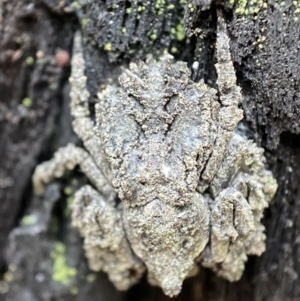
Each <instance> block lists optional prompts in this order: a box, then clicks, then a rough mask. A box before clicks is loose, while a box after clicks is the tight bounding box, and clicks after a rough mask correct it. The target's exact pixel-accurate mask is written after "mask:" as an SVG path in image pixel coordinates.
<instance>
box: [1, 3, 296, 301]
mask: <svg viewBox="0 0 300 301" xmlns="http://www.w3.org/2000/svg"><path fill="white" fill-rule="evenodd" d="M196 2H197V3H200V2H201V1H194V3H196ZM143 3H144V2H137V1H113V0H109V1H96V0H91V1H89V3H85V1H83V0H82V1H78V2H71V1H65V2H63V1H58V0H35V1H33V0H28V1H25V0H22V1H19V0H11V1H6V0H0V5H1V6H0V141H1V143H0V157H1V160H0V265H1V266H3V268H1V270H2V271H3V273H2V274H3V275H2V276H0V277H2V278H0V279H1V280H0V300H11V301H12V300H14V301H19V300H22V301H23V300H25V301H26V300H91V301H92V300H143V301H144V300H147V301H148V300H149V301H150V300H157V301H158V300H168V299H169V298H167V297H166V296H164V295H163V293H162V292H161V290H159V289H158V288H153V287H151V286H149V285H148V284H147V282H146V280H143V281H142V282H141V283H140V284H139V285H137V286H135V287H134V288H132V289H131V290H130V291H129V292H127V293H122V294H121V293H119V292H117V291H115V289H114V288H113V287H112V286H111V285H110V283H109V282H108V280H107V278H106V276H105V275H102V274H92V273H91V272H90V271H89V270H88V268H87V265H86V261H85V259H84V256H83V252H82V241H81V240H80V239H79V237H78V234H77V233H76V231H74V230H73V229H71V228H70V227H69V212H68V207H67V203H68V198H69V197H70V190H71V191H74V190H75V188H76V187H78V186H79V185H80V186H81V185H82V184H83V183H85V179H84V177H82V175H81V174H80V173H79V172H77V173H74V174H69V175H66V177H65V178H64V182H57V183H55V184H54V185H51V186H49V188H48V190H47V194H46V195H45V199H44V201H41V200H37V199H33V197H32V194H31V175H32V171H33V169H34V167H35V166H36V165H37V163H38V162H41V161H44V160H45V159H49V158H50V157H51V155H52V153H53V151H54V150H55V149H57V147H58V146H61V145H66V144H67V142H70V141H72V142H76V138H75V137H74V134H73V133H72V131H71V127H70V123H71V121H70V115H69V111H68V101H69V98H68V84H67V78H68V74H69V68H68V66H65V65H66V64H65V63H64V62H63V61H61V59H60V57H59V52H60V49H62V50H66V51H67V52H68V53H71V48H72V39H73V36H74V32H75V30H76V29H78V28H79V24H78V23H80V26H81V27H83V28H84V29H83V36H84V43H85V59H86V72H87V76H88V87H89V91H90V92H91V95H92V97H94V96H95V95H96V93H97V91H98V90H99V87H101V85H105V84H106V83H110V84H111V83H112V82H114V81H116V79H117V77H118V75H119V74H120V69H119V67H120V66H122V65H124V66H126V64H128V62H129V61H136V60H138V59H140V58H145V56H146V54H148V53H152V54H153V55H154V56H159V55H160V54H161V53H162V51H163V50H164V49H168V50H169V51H170V52H171V53H173V54H174V56H175V58H176V59H180V60H185V61H187V62H188V63H189V64H190V65H191V64H192V63H193V62H194V61H198V62H199V66H198V69H197V70H194V72H193V75H192V78H193V80H199V79H200V78H204V80H205V82H206V83H207V84H209V85H211V86H214V85H215V81H216V72H215V69H214V67H213V66H214V59H213V55H214V46H213V44H214V42H215V38H216V37H215V32H216V8H215V6H216V5H215V4H212V6H211V8H210V9H208V10H205V11H201V10H200V9H199V8H198V7H197V6H195V5H194V4H193V3H190V4H191V6H186V7H185V5H184V4H181V3H182V1H170V0H168V1H148V2H147V4H143ZM240 3H241V2H239V1H237V2H235V3H234V4H233V5H231V4H230V5H229V3H227V2H226V3H221V4H220V5H221V6H223V7H224V8H225V11H226V21H227V24H228V28H229V35H230V39H231V54H232V56H233V60H234V63H235V68H236V71H237V77H238V81H239V85H240V86H241V87H242V91H243V94H244V96H245V99H244V101H243V105H242V106H243V109H244V114H245V121H246V122H248V123H249V125H250V126H251V127H252V136H253V139H255V140H256V141H257V142H258V143H259V144H260V145H261V146H262V147H265V149H266V156H267V160H268V165H269V168H270V169H271V170H272V171H273V174H274V176H275V177H276V179H277V181H278V187H279V188H278V191H277V194H276V196H275V198H274V200H273V203H272V204H271V206H270V209H269V210H268V212H267V214H266V216H265V221H264V223H265V225H266V234H267V250H266V252H265V253H264V254H263V255H262V257H260V258H257V257H253V258H250V260H249V261H248V263H247V265H246V271H245V273H244V275H243V277H242V279H241V280H240V281H239V282H237V283H228V282H226V281H225V280H222V279H220V278H218V277H217V276H215V275H214V274H213V273H212V272H210V271H208V270H205V269H201V271H200V273H199V274H198V275H197V276H196V277H193V278H191V279H189V280H188V281H186V282H185V283H184V287H183V291H182V293H181V294H180V295H179V296H178V297H177V298H175V299H174V300H191V301H196V300H224V301H225V300H228V301H229V300H230V301H235V300H245V301H250V300H251V301H252V300H255V301H274V300H276V301H277V300H278V301H279V300H280V301H281V300H284V301H288V300H300V280H299V279H300V275H299V274H300V246H299V244H300V233H299V231H300V230H299V229H300V218H299V214H300V191H299V181H300V152H299V150H300V138H299V136H298V134H299V133H300V119H299V101H300V91H299V89H300V85H299V79H300V64H299V63H298V58H299V51H300V39H299V35H300V22H299V21H298V19H297V18H298V17H297V9H298V11H299V9H300V8H299V6H300V4H299V2H298V1H293V2H292V1H291V0H288V1H285V2H281V3H278V2H273V1H269V2H268V3H265V4H266V5H262V6H261V8H259V9H257V8H256V6H255V7H251V5H250V4H248V6H247V8H246V9H248V11H247V13H246V9H245V8H241V4H240ZM251 9H252V10H255V14H253V11H251ZM184 26H186V34H185V33H184ZM192 33H193V35H192ZM67 60H68V59H67ZM91 101H92V99H91ZM63 187H64V188H63ZM45 203H47V204H50V205H48V206H45V205H43V204H45ZM14 227H17V228H15V229H14V230H13V231H12V232H11V234H10V236H9V239H8V234H9V232H10V231H11V230H12V229H13V228H14ZM8 242H9V243H8ZM5 248H6V252H5V251H4V250H5ZM4 253H6V257H5V258H4ZM55 255H58V256H55ZM57 258H58V260H62V262H63V265H64V266H65V269H64V271H61V270H55V262H56V261H55V260H57ZM62 262H60V264H59V265H62ZM74 268H76V269H75V270H76V271H75V270H74ZM55 272H57V273H58V274H55ZM60 273H61V274H60Z"/></svg>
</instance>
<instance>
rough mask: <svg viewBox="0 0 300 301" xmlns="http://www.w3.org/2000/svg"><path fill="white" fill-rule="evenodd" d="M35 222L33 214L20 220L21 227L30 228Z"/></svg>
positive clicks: (35, 218) (35, 217)
mask: <svg viewBox="0 0 300 301" xmlns="http://www.w3.org/2000/svg"><path fill="white" fill-rule="evenodd" d="M36 222H37V216H36V215H33V214H29V215H25V216H24V217H23V218H22V223H23V225H25V226H30V225H33V224H35V223H36Z"/></svg>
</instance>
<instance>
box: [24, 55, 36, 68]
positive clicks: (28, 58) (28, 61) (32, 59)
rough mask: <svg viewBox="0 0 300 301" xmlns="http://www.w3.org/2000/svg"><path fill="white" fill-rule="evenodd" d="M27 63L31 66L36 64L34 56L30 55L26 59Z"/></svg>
mask: <svg viewBox="0 0 300 301" xmlns="http://www.w3.org/2000/svg"><path fill="white" fill-rule="evenodd" d="M25 63H26V65H28V66H31V65H33V64H34V58H33V57H32V56H28V57H27V58H26V60H25Z"/></svg>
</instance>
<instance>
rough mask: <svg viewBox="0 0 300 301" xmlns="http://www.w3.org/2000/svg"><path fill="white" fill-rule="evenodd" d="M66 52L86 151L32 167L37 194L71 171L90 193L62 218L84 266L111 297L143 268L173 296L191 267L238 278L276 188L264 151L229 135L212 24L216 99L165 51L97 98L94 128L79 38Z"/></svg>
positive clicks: (226, 65) (232, 128)
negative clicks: (110, 288)
mask: <svg viewBox="0 0 300 301" xmlns="http://www.w3.org/2000/svg"><path fill="white" fill-rule="evenodd" d="M74 49H75V50H74V55H73V59H72V74H71V78H70V83H71V93H70V97H71V105H70V107H71V113H72V116H73V117H74V121H73V129H74V131H75V132H76V134H77V135H78V136H79V137H80V138H81V140H82V141H83V144H84V147H85V149H86V150H87V151H86V150H84V149H82V148H79V147H76V146H74V145H72V144H70V145H68V146H66V147H63V148H61V149H59V150H58V151H57V152H56V153H55V154H54V158H53V159H51V160H50V161H48V162H45V163H42V164H41V165H39V166H38V167H37V168H36V171H35V173H34V176H33V183H34V187H35V191H36V193H37V194H40V193H42V192H43V189H44V185H45V184H46V183H49V182H50V181H51V180H52V179H53V178H54V177H61V176H62V175H63V173H64V172H65V170H66V169H73V168H74V167H75V166H76V165H79V166H80V168H81V170H82V171H83V172H84V173H85V174H86V176H87V177H88V178H89V180H90V182H91V183H92V184H93V185H94V188H92V187H91V186H90V185H85V186H84V187H82V188H81V189H79V190H78V191H77V192H76V194H75V196H74V202H73V204H72V208H73V213H72V221H73V224H74V225H75V226H76V227H77V228H78V229H79V231H80V233H81V235H82V236H83V237H84V248H85V251H86V256H87V258H88V261H89V265H90V268H91V269H93V270H96V271H98V270H103V271H105V272H107V273H108V275H109V278H110V280H111V281H112V282H113V283H114V284H115V286H116V287H117V288H118V289H120V290H126V289H128V288H129V287H130V286H132V285H133V284H135V283H136V282H138V281H139V279H140V278H141V277H142V275H143V273H144V272H145V270H146V268H147V270H148V279H149V282H150V283H151V284H154V285H158V286H160V287H162V289H163V290H164V292H165V294H167V295H169V296H176V295H177V294H178V293H179V292H180V290H181V286H182V282H183V280H184V279H185V278H186V277H188V276H189V275H190V274H191V273H193V271H195V267H196V265H197V262H200V263H201V264H202V265H203V266H206V267H210V268H212V269H213V270H214V271H215V272H217V273H218V274H219V275H221V276H223V277H225V278H227V279H228V280H230V281H234V280H238V279H239V278H240V277H241V275H242V272H243V269H244V262H245V261H246V260H247V256H246V255H247V254H257V255H260V254H261V253H262V252H263V251H264V249H265V243H264V240H265V235H264V233H263V231H264V227H263V226H262V225H261V223H260V220H261V218H262V214H263V210H264V208H266V207H267V206H268V204H269V202H270V200H271V199H272V197H273V195H274V193H275V191H276V187H277V184H276V181H275V180H274V178H273V177H272V174H271V172H269V171H267V170H266V169H265V159H264V157H263V150H262V149H261V148H259V147H258V146H257V145H256V144H255V143H253V142H252V141H250V140H248V139H247V137H246V136H245V135H244V134H243V131H241V130H239V129H238V127H237V125H238V122H239V121H240V120H241V119H242V117H243V113H242V110H241V109H239V108H238V104H239V103H241V101H242V95H241V90H240V88H239V87H238V86H237V85H236V76H235V72H234V68H233V64H232V61H231V56H230V51H229V39H228V36H227V32H226V25H225V22H224V20H223V19H222V17H219V20H218V28H217V43H216V58H217V64H216V65H215V68H216V71H217V75H218V79H217V86H218V91H217V90H215V89H213V88H211V87H209V86H207V85H206V84H204V83H203V82H199V83H195V82H193V81H192V80H191V79H190V70H189V69H188V67H187V64H186V63H184V62H174V60H173V58H172V57H171V56H170V55H168V54H165V55H164V56H163V57H161V58H160V60H159V61H156V60H154V59H153V58H152V57H148V58H147V60H146V62H145V63H144V62H139V63H138V64H130V70H125V71H124V72H123V73H122V75H121V76H120V78H119V82H120V87H116V86H108V87H107V89H106V90H105V91H104V92H102V93H100V94H99V101H98V103H97V104H96V106H95V111H96V118H95V119H96V122H94V121H93V120H92V119H91V117H90V112H89V109H88V99H89V93H88V91H87V89H86V77H85V76H84V60H83V55H82V50H81V41H80V35H77V36H76V38H75V46H74ZM218 95H219V96H218ZM117 194H118V196H119V198H120V199H121V201H122V202H121V203H120V204H118V205H116V202H115V199H116V195H117Z"/></svg>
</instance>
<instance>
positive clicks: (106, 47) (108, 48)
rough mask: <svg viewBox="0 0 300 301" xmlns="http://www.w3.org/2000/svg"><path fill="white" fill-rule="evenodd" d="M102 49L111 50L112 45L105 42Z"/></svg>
mask: <svg viewBox="0 0 300 301" xmlns="http://www.w3.org/2000/svg"><path fill="white" fill-rule="evenodd" d="M104 50H106V51H111V50H112V45H111V43H106V44H105V45H104Z"/></svg>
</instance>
